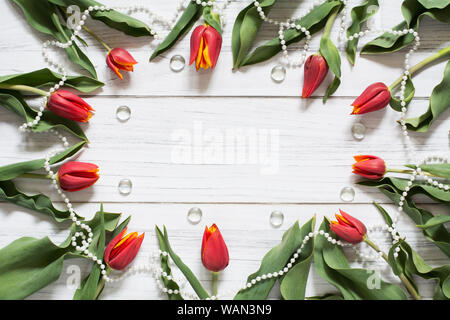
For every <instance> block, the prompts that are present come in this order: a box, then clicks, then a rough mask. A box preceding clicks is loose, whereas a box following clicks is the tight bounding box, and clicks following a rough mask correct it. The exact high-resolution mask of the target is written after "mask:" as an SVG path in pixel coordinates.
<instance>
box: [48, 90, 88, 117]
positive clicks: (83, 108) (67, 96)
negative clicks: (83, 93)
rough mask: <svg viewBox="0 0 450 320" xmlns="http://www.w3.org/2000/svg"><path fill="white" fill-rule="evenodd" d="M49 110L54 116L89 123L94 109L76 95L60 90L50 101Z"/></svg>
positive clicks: (53, 94) (54, 93)
mask: <svg viewBox="0 0 450 320" xmlns="http://www.w3.org/2000/svg"><path fill="white" fill-rule="evenodd" d="M47 108H48V109H49V110H50V111H52V112H53V113H54V114H56V115H58V116H60V117H63V118H66V119H70V120H73V121H78V122H87V121H88V120H89V119H90V118H91V117H92V111H94V109H92V107H91V106H90V105H89V104H87V103H86V101H84V100H83V99H81V98H80V97H79V96H77V95H76V94H74V93H72V92H70V91H67V90H63V89H59V90H57V91H55V92H53V93H52V94H51V96H50V98H49V99H48V103H47Z"/></svg>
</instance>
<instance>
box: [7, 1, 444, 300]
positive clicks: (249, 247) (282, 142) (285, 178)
mask: <svg viewBox="0 0 450 320" xmlns="http://www.w3.org/2000/svg"><path fill="white" fill-rule="evenodd" d="M103 2H104V3H105V4H111V5H119V4H123V1H118V0H110V1H106V0H105V1H103ZM121 2H122V3H121ZM177 2H178V1H164V0H153V1H151V3H149V4H148V5H149V6H150V7H151V8H152V9H153V10H154V11H155V12H158V13H159V14H161V15H163V16H167V17H171V16H172V14H173V12H174V10H175V8H176V6H177V4H178V3H177ZM298 2H300V1H288V0H279V1H278V2H277V5H276V6H275V7H274V8H273V10H272V12H271V16H272V17H274V18H278V19H282V18H287V17H289V16H291V15H292V12H295V13H296V15H297V14H300V13H301V12H302V10H304V9H305V8H306V6H308V5H309V4H310V3H311V1H304V2H305V3H301V4H300V5H297V3H298ZM361 2H362V1H359V0H356V1H350V3H351V5H352V6H353V5H355V4H359V3H361ZM127 3H129V4H142V3H145V1H140V2H139V1H137V0H131V1H127ZM248 3H249V1H248V0H246V1H236V2H235V3H232V4H231V5H230V7H229V8H228V9H227V11H226V14H227V19H226V20H227V25H226V27H225V30H224V34H223V40H224V41H223V47H222V52H221V55H220V59H219V63H218V65H217V67H216V69H215V70H214V72H211V71H199V72H195V70H194V68H192V67H189V66H187V65H186V67H185V68H184V70H183V71H181V72H179V73H175V72H172V71H171V70H170V68H169V60H170V58H171V57H172V56H173V55H174V54H181V55H183V56H184V57H185V59H186V60H188V59H189V38H188V37H187V38H185V39H184V40H182V41H181V42H179V43H178V44H177V45H176V46H175V47H174V48H173V49H172V50H170V51H168V52H166V53H164V54H163V55H162V57H161V58H159V59H157V60H156V61H155V62H153V63H149V62H148V58H149V56H150V53H151V50H152V48H154V47H155V44H151V43H149V39H148V38H147V39H145V38H133V37H127V36H124V35H122V34H121V33H119V32H116V31H114V30H111V29H108V28H106V27H105V26H104V25H103V24H101V23H99V22H97V21H91V20H89V21H88V26H89V27H91V28H92V29H93V30H94V31H95V32H97V33H98V34H99V35H100V36H101V37H102V38H103V39H104V40H105V41H106V42H107V43H109V44H110V45H112V46H118V47H123V48H126V49H128V50H129V51H130V52H131V53H132V54H133V56H134V57H135V58H136V60H138V61H139V64H138V65H137V66H136V68H135V72H134V73H130V74H125V79H124V80H123V81H120V80H118V79H117V78H116V76H115V75H114V74H113V73H112V72H111V71H110V70H109V69H108V68H107V67H106V64H105V62H104V51H103V50H102V48H101V47H100V46H99V44H98V43H96V42H94V41H93V40H91V39H90V38H89V37H88V36H85V37H84V38H85V39H86V40H87V42H88V43H89V47H87V48H83V50H85V51H86V53H87V55H88V56H89V57H90V58H91V60H92V61H93V62H94V64H95V66H96V68H97V71H98V74H99V78H100V80H102V81H104V82H105V84H106V85H105V86H104V87H103V88H102V89H101V90H98V91H97V92H95V93H94V94H92V95H87V96H85V98H86V101H88V103H90V104H91V105H92V106H94V108H95V109H96V114H95V116H94V117H93V118H92V119H91V121H90V123H89V124H88V125H85V126H84V128H85V131H86V134H87V136H88V137H89V139H90V141H91V144H90V145H89V148H87V149H86V150H85V151H84V152H83V153H82V154H81V156H80V157H79V160H82V161H87V162H93V163H96V164H98V165H99V166H100V168H101V179H100V180H99V181H98V183H97V184H96V185H95V187H93V188H90V189H88V190H85V191H81V192H77V193H74V194H71V196H72V198H71V199H72V200H73V201H74V206H75V208H76V210H77V212H78V213H79V214H81V215H84V216H86V217H90V216H92V215H93V214H94V212H95V211H96V210H97V209H98V208H99V205H100V202H103V203H104V205H105V210H107V211H111V212H123V213H124V216H125V215H130V214H131V215H132V216H133V218H132V220H131V222H130V225H129V229H130V230H137V231H140V232H146V237H145V241H144V244H143V246H142V249H141V252H140V253H139V255H138V258H137V259H136V262H137V263H143V262H145V261H146V260H147V258H148V255H149V253H150V252H153V251H154V250H155V249H157V245H156V237H155V234H154V225H155V224H157V225H160V226H161V225H163V224H165V225H166V226H167V228H168V230H169V234H170V240H171V243H172V245H173V248H174V250H175V251H176V252H177V253H179V255H180V256H181V257H182V259H183V260H184V261H185V262H186V263H187V264H188V265H189V266H190V267H191V268H192V269H193V271H194V272H195V273H196V274H198V275H199V278H200V280H201V281H202V282H203V283H204V284H205V287H206V288H208V289H209V288H210V282H209V281H210V276H209V274H208V272H206V271H205V270H204V268H203V267H202V265H201V262H200V246H201V238H202V233H203V229H204V227H205V225H206V224H207V225H210V224H211V223H214V222H215V223H217V224H218V226H219V228H220V229H221V231H222V234H223V236H224V238H225V240H226V242H227V244H228V247H229V252H230V265H229V267H228V268H227V269H226V271H224V272H223V274H222V276H221V282H220V287H219V288H220V290H228V289H233V288H236V289H237V288H239V287H240V286H242V285H243V283H244V281H245V279H246V277H247V275H248V274H250V273H252V272H254V271H256V270H257V269H258V266H259V263H260V261H261V259H262V257H263V256H264V254H265V253H266V252H267V251H268V250H269V249H270V248H272V247H273V246H275V245H276V244H278V243H279V241H280V240H281V236H282V234H283V232H284V231H285V230H286V229H287V228H289V227H290V226H291V225H292V223H293V222H294V221H295V220H297V219H298V220H299V221H300V223H304V222H306V221H307V220H308V219H310V218H311V216H312V215H313V214H314V213H316V214H317V216H318V223H320V221H321V218H322V216H328V217H330V218H332V217H333V214H334V213H335V212H337V210H338V208H342V209H344V210H346V211H347V212H349V213H351V214H353V215H354V216H356V217H358V218H360V219H361V220H362V221H364V222H365V223H367V224H368V225H370V224H373V223H380V222H381V221H382V220H381V217H380V215H379V213H378V212H377V210H376V209H375V208H374V207H373V205H372V204H371V202H372V201H373V200H376V201H379V202H381V203H385V204H386V207H387V208H389V209H390V212H391V213H394V211H393V208H394V207H393V206H392V205H391V204H389V201H387V198H385V197H384V196H383V195H381V194H380V193H379V192H378V191H376V190H373V189H368V188H362V187H358V186H354V187H355V190H356V196H355V200H354V201H353V202H352V203H344V202H342V201H341V200H340V198H339V192H340V189H341V188H342V187H344V186H352V185H353V184H354V182H355V181H357V180H358V178H357V177H356V176H354V175H352V173H351V164H352V163H353V159H352V156H353V155H355V154H374V155H378V156H380V157H382V158H384V159H385V160H386V161H387V163H388V165H389V166H398V165H401V164H404V163H407V161H408V159H407V157H406V153H405V150H404V146H403V144H402V140H401V135H400V130H399V128H398V125H397V124H396V122H395V121H396V120H397V119H398V114H397V113H396V112H394V111H392V110H391V109H390V108H386V109H385V110H382V111H379V112H375V113H371V114H368V115H364V116H358V117H355V116H350V115H349V113H350V111H351V107H350V103H351V102H352V101H353V100H354V98H355V97H356V96H358V95H359V94H360V93H361V92H362V90H364V88H365V87H366V86H367V85H368V84H370V83H372V82H375V81H383V82H385V83H387V84H389V83H391V82H392V81H393V80H394V79H396V78H397V77H398V76H399V74H400V72H401V66H402V61H403V55H404V52H400V53H395V54H389V55H382V56H365V57H358V58H357V62H356V66H355V67H353V68H352V67H351V66H350V65H349V63H348V62H347V60H346V59H345V58H343V66H342V69H343V70H342V71H343V83H342V85H341V87H340V88H339V90H338V91H337V92H336V94H335V95H334V96H333V97H332V98H330V99H329V101H328V103H327V104H326V105H323V104H322V101H321V95H322V94H323V92H324V87H325V85H323V86H322V87H321V88H320V90H318V91H317V93H316V94H315V96H314V97H313V98H312V99H310V100H308V101H304V100H301V99H300V98H299V96H300V92H301V87H302V83H303V68H301V69H288V70H287V74H286V79H285V81H284V82H282V83H275V82H273V81H272V80H271V78H270V70H271V68H272V67H273V66H274V65H276V64H277V63H278V62H279V58H280V57H279V56H277V57H275V58H273V59H272V60H270V61H268V62H267V63H262V64H259V65H256V66H251V67H249V68H242V70H239V71H232V70H231V66H232V56H231V46H230V42H231V29H232V25H233V22H234V18H235V16H236V15H237V13H238V12H239V11H240V10H241V9H242V8H244V7H245V6H246V5H247V4H248ZM400 3H401V1H400V0H395V1H392V0H383V1H381V0H380V4H381V9H380V12H381V15H380V16H379V17H377V18H375V19H377V20H376V21H375V22H374V23H378V24H380V25H381V26H383V27H391V26H393V25H395V24H397V22H399V21H400V19H401V13H400ZM0 12H2V19H1V20H0V29H1V30H2V32H1V37H0V39H1V40H0V61H2V63H0V74H1V75H5V74H11V73H19V72H28V71H32V70H36V69H40V68H43V67H46V65H45V63H44V61H43V59H42V56H41V42H42V41H44V40H45V39H47V37H46V36H44V35H42V34H39V33H38V32H36V31H35V30H34V29H32V28H31V27H30V26H29V25H28V24H27V22H26V21H25V19H24V18H23V15H22V13H21V12H20V10H19V9H18V8H17V7H16V6H15V5H14V4H13V3H12V1H2V2H1V3H0ZM142 18H144V19H145V17H142ZM144 21H145V20H144ZM336 25H337V23H336ZM157 30H160V29H158V28H157ZM276 31H277V30H276V29H275V28H273V27H272V26H268V25H263V27H262V30H261V32H260V34H259V37H258V43H262V42H264V41H266V40H268V39H271V38H272V37H273V36H275V35H276ZM420 35H421V37H422V41H421V43H422V46H421V48H420V50H419V52H418V53H417V54H415V55H414V56H413V57H412V58H411V60H412V63H414V62H417V61H419V60H421V59H423V58H424V57H426V56H427V55H429V54H430V53H431V52H434V51H436V50H437V49H438V48H442V47H445V46H447V45H448V44H449V42H450V33H449V27H448V26H447V25H444V24H441V23H437V22H435V21H432V20H431V19H428V18H427V17H426V18H425V19H424V21H423V22H422V24H421V33H420ZM333 37H334V38H336V33H334V35H333ZM318 39H319V37H318V36H315V37H314V40H313V41H312V43H311V48H310V52H311V53H314V52H316V51H317V50H318ZM365 42H366V40H365V41H363V43H365ZM295 48H299V45H297V46H294V49H292V51H291V53H292V54H296V53H297V54H298V51H296V50H295ZM59 56H60V57H61V58H64V55H59ZM443 67H444V63H438V64H435V65H434V66H432V67H430V68H428V69H427V70H426V71H423V72H421V73H420V74H419V75H418V76H417V77H415V78H414V83H415V86H416V100H415V101H414V102H413V103H412V105H411V108H410V110H411V111H410V114H411V115H418V114H421V113H422V112H423V111H424V110H425V108H426V107H427V105H428V97H429V95H430V92H431V90H432V88H433V87H434V86H435V85H436V84H437V83H438V82H440V80H441V78H442V73H443ZM73 70H75V71H76V70H77V69H73ZM329 81H331V77H328V78H327V79H326V80H325V83H327V82H329ZM121 105H127V106H129V107H130V108H131V110H132V115H131V119H130V120H129V121H128V122H125V123H121V122H119V121H118V120H117V119H116V117H115V111H116V109H117V107H119V106H121ZM448 116H449V112H446V113H445V114H443V115H442V116H441V117H440V118H439V120H437V121H436V122H435V123H434V124H433V127H432V130H431V131H430V132H428V133H422V134H414V133H413V134H411V135H412V140H413V141H414V143H415V144H416V145H417V148H418V151H419V154H420V155H422V156H425V155H429V154H436V153H438V154H448V152H449V140H448V139H449V138H448V137H449V136H448V129H449V121H448ZM0 119H1V120H2V121H1V122H0V136H1V137H4V138H2V139H1V140H0V149H1V150H2V152H1V154H0V165H5V164H9V163H13V162H18V161H25V160H29V159H35V158H39V157H42V155H43V154H44V153H45V152H46V151H47V150H50V149H51V148H52V147H53V146H54V140H53V139H49V138H48V136H46V135H45V134H44V135H31V136H23V135H21V134H19V132H18V131H17V127H18V126H19V125H20V123H21V122H20V119H19V118H18V117H17V116H15V115H14V114H12V113H10V112H7V111H5V110H3V109H2V108H0ZM357 121H361V122H362V123H363V124H364V125H365V126H366V127H367V133H366V137H365V138H364V139H363V140H362V141H357V140H355V139H354V138H353V137H352V134H351V127H352V125H353V123H355V122H357ZM198 125H201V126H202V127H203V133H205V134H208V133H209V134H211V133H217V132H218V133H221V134H225V132H227V130H240V129H241V130H244V131H245V130H265V129H267V130H277V131H278V133H279V139H278V141H279V149H278V154H279V157H277V159H278V170H277V172H276V173H275V174H262V173H261V164H259V163H257V164H249V163H243V164H242V163H231V164H223V163H222V164H221V163H215V164H177V163H174V161H173V157H172V153H173V152H174V148H176V146H177V145H178V144H179V142H177V140H175V139H174V137H175V136H176V134H177V133H179V132H180V130H184V131H186V130H188V131H187V132H191V133H193V130H194V126H198ZM6 137H7V138H6ZM73 141H75V140H73ZM227 147H228V148H230V147H233V146H230V145H228V146H227ZM275 151H276V150H275ZM226 152H227V151H226ZM228 152H229V151H228ZM123 178H129V179H131V180H132V182H133V190H132V192H131V194H130V195H128V196H123V195H121V194H119V192H118V189H117V185H118V183H119V181H120V180H121V179H123ZM18 183H19V185H20V187H21V188H22V189H23V190H25V191H28V192H31V193H33V192H37V191H38V190H39V187H42V186H39V185H38V184H33V183H29V181H18ZM42 188H43V192H45V193H47V194H49V195H52V198H53V199H55V201H59V199H58V198H57V197H56V196H55V194H54V193H52V191H51V189H50V188H47V187H45V186H44V187H42ZM193 206H198V207H200V208H201V209H202V211H203V219H202V221H201V222H200V223H199V224H198V225H192V224H190V223H189V222H188V220H187V212H188V210H189V208H191V207H193ZM427 206H428V207H429V208H430V209H431V210H434V211H435V212H445V208H440V207H438V206H436V205H429V204H428V205H427ZM273 210H281V211H282V212H284V216H285V220H284V223H283V225H282V226H281V227H280V228H274V227H272V226H271V225H270V223H269V216H270V213H271V212H272V211H273ZM0 219H1V221H2V223H1V225H2V228H1V231H0V247H4V246H6V245H7V244H9V243H10V242H11V241H13V240H14V239H16V238H19V237H21V236H33V237H38V238H41V237H44V236H46V235H50V237H51V238H52V239H53V240H54V241H55V242H60V241H62V240H63V239H65V237H66V236H67V234H68V224H56V223H53V222H52V221H51V219H48V218H46V217H43V216H41V215H39V214H37V213H34V212H31V211H28V210H25V209H22V208H20V207H17V206H14V205H11V204H8V203H0ZM399 229H400V231H401V233H402V234H403V235H405V236H406V238H407V240H408V241H409V242H410V243H411V244H413V246H414V247H415V249H416V250H417V251H418V252H419V253H420V254H422V255H423V256H424V258H425V259H426V260H427V261H428V262H429V263H430V264H431V265H442V264H444V263H448V259H447V258H446V257H445V256H444V255H443V254H442V253H441V252H440V251H439V250H437V249H436V248H435V247H434V246H433V245H432V244H430V243H429V242H427V241H426V240H425V239H424V238H423V236H422V235H421V233H420V232H419V231H418V230H417V229H416V228H415V226H414V225H413V224H412V223H411V222H410V220H409V218H408V217H402V219H401V224H400V227H399ZM376 241H377V242H379V243H380V244H381V245H382V246H383V245H384V246H386V245H388V241H387V239H386V238H384V237H383V236H382V235H379V236H378V237H376ZM346 252H347V253H348V256H349V259H350V260H351V261H353V265H355V266H358V265H360V264H358V262H357V261H356V258H355V256H354V254H353V252H352V251H351V250H346ZM71 264H76V265H79V266H80V267H81V271H82V273H83V275H85V274H87V272H88V270H89V268H90V266H89V263H87V262H86V261H82V260H69V261H67V262H66V263H65V266H64V269H63V272H62V275H61V277H60V279H59V280H58V281H57V282H56V283H54V284H52V285H50V286H49V287H47V288H44V289H42V290H41V291H40V292H37V293H36V294H34V295H32V296H31V297H30V298H31V299H70V298H71V297H72V295H73V291H74V289H73V288H68V287H67V285H66V282H67V278H68V276H69V275H68V274H67V267H68V266H69V265H71ZM382 265H383V264H382V263H379V262H369V263H366V264H364V266H365V267H368V268H376V267H381V266H382ZM311 274H312V276H311V277H310V279H309V282H308V288H307V295H317V294H323V293H327V292H335V291H336V290H335V289H334V288H333V287H332V286H331V285H329V284H327V283H326V282H324V281H323V280H322V279H320V278H319V277H318V276H317V274H315V272H314V271H312V272H311ZM384 276H385V277H386V279H387V280H389V281H393V282H396V279H395V278H393V276H392V275H391V274H389V273H385V274H384ZM418 283H419V286H420V289H421V294H422V295H423V296H424V297H428V298H429V297H431V296H432V294H433V286H434V283H433V281H429V282H424V281H422V280H420V279H418ZM271 297H272V298H278V296H277V293H276V292H274V293H273V294H272V295H271ZM102 298H103V299H128V298H129V299H165V296H164V295H161V294H160V293H159V292H158V290H157V289H156V287H155V282H154V280H153V279H152V278H151V276H150V275H146V274H144V275H143V274H140V275H135V276H131V277H130V278H128V279H126V280H125V281H123V282H121V283H115V284H113V285H108V286H107V287H106V289H105V291H104V292H103V294H102Z"/></svg>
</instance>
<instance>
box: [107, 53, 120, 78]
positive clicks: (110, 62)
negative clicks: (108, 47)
mask: <svg viewBox="0 0 450 320" xmlns="http://www.w3.org/2000/svg"><path fill="white" fill-rule="evenodd" d="M106 64H107V65H108V66H109V68H110V69H111V70H112V71H114V73H115V74H116V75H117V76H118V77H119V78H120V79H121V80H123V76H122V74H121V73H120V72H119V68H118V67H117V66H116V64H115V63H114V60H113V59H112V57H111V55H109V54H108V55H107V56H106Z"/></svg>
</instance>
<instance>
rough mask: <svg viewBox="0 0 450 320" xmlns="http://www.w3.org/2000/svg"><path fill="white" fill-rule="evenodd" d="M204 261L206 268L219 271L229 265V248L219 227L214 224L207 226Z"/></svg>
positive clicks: (204, 236)
mask: <svg viewBox="0 0 450 320" xmlns="http://www.w3.org/2000/svg"><path fill="white" fill-rule="evenodd" d="M202 262H203V265H204V266H205V268H206V269H208V270H209V271H212V272H219V271H221V270H223V269H225V268H226V267H227V266H228V262H229V257H228V249H227V246H226V244H225V241H224V240H223V238H222V234H221V233H220V231H219V228H217V226H216V225H215V224H213V225H212V226H211V227H210V228H208V227H205V232H204V233H203V242H202Z"/></svg>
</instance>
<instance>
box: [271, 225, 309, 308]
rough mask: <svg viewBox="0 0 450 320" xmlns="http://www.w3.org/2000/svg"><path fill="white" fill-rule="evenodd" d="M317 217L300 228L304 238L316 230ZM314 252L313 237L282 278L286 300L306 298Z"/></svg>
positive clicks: (281, 285)
mask: <svg viewBox="0 0 450 320" xmlns="http://www.w3.org/2000/svg"><path fill="white" fill-rule="evenodd" d="M314 224H315V217H314V218H313V219H311V220H309V221H308V222H307V223H305V225H303V226H302V228H301V229H300V233H301V237H302V238H303V239H304V238H305V237H306V236H307V235H308V234H309V233H310V232H313V231H314ZM313 252H314V239H311V240H310V241H309V242H308V243H307V244H306V245H305V247H304V248H303V250H302V252H301V254H300V255H299V257H298V259H297V261H296V263H295V265H294V266H293V267H292V268H291V269H290V270H289V271H288V273H287V274H286V275H285V276H284V277H283V278H282V280H281V284H280V290H281V296H282V297H283V299H285V300H304V299H305V291H306V283H307V281H308V275H309V270H310V268H311V262H312V259H313Z"/></svg>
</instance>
